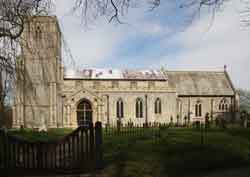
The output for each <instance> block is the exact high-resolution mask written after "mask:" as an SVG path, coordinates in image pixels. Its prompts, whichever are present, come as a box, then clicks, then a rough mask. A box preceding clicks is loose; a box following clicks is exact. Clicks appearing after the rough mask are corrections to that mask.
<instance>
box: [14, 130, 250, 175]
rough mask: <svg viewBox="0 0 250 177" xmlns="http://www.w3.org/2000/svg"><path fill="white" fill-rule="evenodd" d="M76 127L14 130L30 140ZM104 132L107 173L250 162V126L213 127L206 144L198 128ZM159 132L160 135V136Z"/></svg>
mask: <svg viewBox="0 0 250 177" xmlns="http://www.w3.org/2000/svg"><path fill="white" fill-rule="evenodd" d="M71 131H72V129H51V130H49V131H48V132H40V133H39V132H34V131H31V130H23V131H17V130H11V131H10V134H12V135H14V136H17V137H20V138H22V139H26V140H28V141H43V142H49V141H54V140H56V139H58V138H61V137H63V136H65V135H66V134H68V133H70V132H71ZM103 134H104V141H103V142H104V145H103V148H104V163H105V164H104V169H103V170H101V172H100V173H101V175H102V176H107V177H118V176H119V177H141V176H142V177H165V176H168V177H169V176H170V177H173V176H199V175H207V174H210V173H214V172H217V171H222V170H228V169H233V168H238V167H245V166H249V165H250V129H228V130H219V129H211V130H209V131H207V132H206V135H205V138H204V142H205V144H204V146H201V133H200V131H199V130H195V129H175V128H171V129H162V130H161V132H160V136H158V135H159V134H155V133H153V134H152V133H151V132H149V131H147V130H145V131H144V132H142V133H138V134H135V135H136V136H132V135H131V134H126V133H125V132H123V133H121V134H117V133H115V135H114V136H112V135H110V134H105V132H104V133H103ZM156 135H157V136H156Z"/></svg>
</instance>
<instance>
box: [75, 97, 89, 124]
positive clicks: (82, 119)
mask: <svg viewBox="0 0 250 177" xmlns="http://www.w3.org/2000/svg"><path fill="white" fill-rule="evenodd" d="M91 122H92V106H91V102H90V101H89V100H87V99H82V100H81V101H80V102H79V103H78V105H77V123H78V126H88V125H89V123H91Z"/></svg>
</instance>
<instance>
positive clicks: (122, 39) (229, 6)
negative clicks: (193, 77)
mask: <svg viewBox="0 0 250 177" xmlns="http://www.w3.org/2000/svg"><path fill="white" fill-rule="evenodd" d="M161 2H162V3H161V5H160V7H159V8H157V9H155V10H154V11H149V10H148V7H141V8H135V9H129V12H128V14H126V15H125V16H123V17H121V20H122V22H124V24H119V25H117V24H114V23H108V19H107V18H99V19H97V20H96V21H95V22H94V23H91V24H89V26H88V28H86V27H84V26H83V25H82V23H81V22H82V21H81V18H80V17H79V16H78V15H77V14H72V13H69V12H70V10H71V8H72V1H68V0H55V15H57V17H58V19H59V23H60V28H61V31H62V33H63V39H64V41H65V46H67V48H68V49H69V50H70V51H71V54H72V58H73V59H74V64H72V62H71V60H70V59H69V58H70V57H69V55H66V54H64V55H63V56H64V58H63V60H64V63H65V65H66V67H68V68H72V67H73V68H74V69H83V68H116V69H125V68H126V69H157V68H161V67H162V66H163V67H164V68H165V69H167V70H198V71H199V70H206V71H207V70H212V71H213V70H215V71H223V70H224V65H226V66H227V71H228V73H229V75H230V76H231V79H232V81H233V83H234V85H235V87H237V88H244V89H250V49H249V46H250V27H247V26H246V25H244V23H242V22H241V20H242V15H241V12H242V11H243V10H244V7H245V6H244V5H243V4H242V2H241V1H239V0H231V1H229V2H226V3H225V4H224V5H223V6H222V7H220V9H219V10H218V11H217V12H216V14H215V16H213V15H212V13H211V11H210V10H209V9H202V11H201V12H200V13H194V12H195V11H194V9H193V8H184V9H183V8H180V7H179V6H180V2H181V1H161ZM64 51H65V50H64ZM64 53H65V52H64Z"/></svg>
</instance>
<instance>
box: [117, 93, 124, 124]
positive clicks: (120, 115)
mask: <svg viewBox="0 0 250 177" xmlns="http://www.w3.org/2000/svg"><path fill="white" fill-rule="evenodd" d="M116 117H117V118H119V119H120V118H123V117H124V106H123V101H122V99H121V98H120V99H119V100H118V101H117V102H116Z"/></svg>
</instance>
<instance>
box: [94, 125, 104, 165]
mask: <svg viewBox="0 0 250 177" xmlns="http://www.w3.org/2000/svg"><path fill="white" fill-rule="evenodd" d="M102 143H103V142H102V123H101V122H96V123H95V150H96V168H97V169H101V168H102V167H103V148H102Z"/></svg>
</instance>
